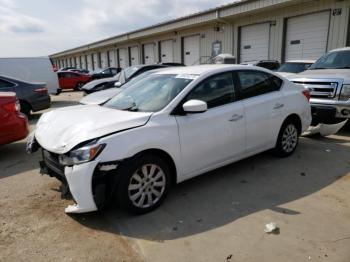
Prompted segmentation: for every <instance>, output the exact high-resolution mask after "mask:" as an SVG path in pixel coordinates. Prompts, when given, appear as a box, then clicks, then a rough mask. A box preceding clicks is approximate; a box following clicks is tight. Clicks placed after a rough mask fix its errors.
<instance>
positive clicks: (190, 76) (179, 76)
mask: <svg viewBox="0 0 350 262" xmlns="http://www.w3.org/2000/svg"><path fill="white" fill-rule="evenodd" d="M197 77H198V75H189V74H179V75H177V76H176V77H175V78H183V79H191V80H194V79H196V78H197Z"/></svg>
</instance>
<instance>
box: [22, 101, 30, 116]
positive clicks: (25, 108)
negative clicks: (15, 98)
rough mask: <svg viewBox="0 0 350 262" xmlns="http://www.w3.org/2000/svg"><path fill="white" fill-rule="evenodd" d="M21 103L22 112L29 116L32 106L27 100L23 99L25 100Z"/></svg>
mask: <svg viewBox="0 0 350 262" xmlns="http://www.w3.org/2000/svg"><path fill="white" fill-rule="evenodd" d="M19 103H20V105H21V112H22V113H23V114H25V115H26V116H27V117H29V116H30V112H31V110H32V107H31V106H30V105H29V104H28V103H27V102H26V101H23V100H21V101H19Z"/></svg>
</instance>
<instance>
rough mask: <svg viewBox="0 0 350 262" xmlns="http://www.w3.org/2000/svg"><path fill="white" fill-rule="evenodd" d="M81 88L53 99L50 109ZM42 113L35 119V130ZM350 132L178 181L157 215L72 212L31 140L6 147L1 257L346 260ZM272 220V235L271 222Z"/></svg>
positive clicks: (349, 253)
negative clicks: (43, 171)
mask: <svg viewBox="0 0 350 262" xmlns="http://www.w3.org/2000/svg"><path fill="white" fill-rule="evenodd" d="M81 97H82V94H81V93H80V92H64V93H62V94H61V95H59V96H53V97H52V100H53V102H52V108H51V109H50V110H52V109H55V108H58V107H62V106H70V105H74V104H77V101H78V100H79V98H81ZM39 117H40V113H36V114H34V115H33V117H32V118H31V120H30V124H31V129H33V128H34V126H35V123H36V121H37V120H38V118H39ZM349 152H350V133H349V132H348V131H342V132H340V133H339V134H337V135H334V136H331V137H328V138H301V140H300V145H299V148H298V149H297V151H296V152H295V154H294V155H293V156H291V157H289V158H285V159H279V158H275V157H274V156H272V155H271V154H269V153H263V154H260V155H257V156H254V157H251V158H249V159H246V160H243V161H240V162H238V163H235V164H232V165H229V166H226V167H224V168H221V169H218V170H216V171H213V172H210V173H208V174H205V175H203V176H200V177H197V178H195V179H192V180H190V181H187V182H184V183H182V184H180V185H177V186H176V187H174V188H173V189H172V190H171V192H170V194H169V195H168V198H167V199H166V201H165V202H164V204H163V205H162V206H161V207H160V208H158V209H157V210H155V211H154V212H152V213H149V214H146V215H143V216H133V215H129V214H127V213H125V212H124V211H122V210H120V209H118V207H115V208H111V209H109V210H106V211H101V212H96V213H91V214H81V215H74V216H73V215H72V216H68V215H66V214H65V213H64V208H65V207H66V206H67V205H68V204H71V203H72V200H69V199H62V198H61V194H60V192H59V185H60V184H59V182H58V181H56V180H55V179H53V178H49V177H47V176H41V175H39V169H38V161H39V160H40V152H37V153H35V154H34V155H27V154H26V153H25V140H23V141H20V142H17V143H13V144H10V145H6V146H3V147H0V261H167V262H169V261H189V262H194V261H293V262H294V261H344V262H348V261H350V249H349V246H350V226H349V225H350V224H349V221H350V208H349V207H350V191H349V186H350V158H349V155H350V154H349ZM270 222H275V223H277V226H278V227H279V229H280V230H279V232H277V233H276V234H266V233H265V232H264V227H265V224H267V223H270Z"/></svg>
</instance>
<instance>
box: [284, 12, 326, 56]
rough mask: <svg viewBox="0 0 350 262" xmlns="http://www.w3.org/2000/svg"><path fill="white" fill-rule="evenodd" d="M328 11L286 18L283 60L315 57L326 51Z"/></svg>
mask: <svg viewBox="0 0 350 262" xmlns="http://www.w3.org/2000/svg"><path fill="white" fill-rule="evenodd" d="M329 19H330V12H329V11H325V12H320V13H314V14H308V15H302V16H297V17H291V18H288V19H287V31H286V46H285V56H284V57H285V60H294V59H317V58H319V57H320V56H322V55H323V54H324V53H326V51H327V42H328V30H329Z"/></svg>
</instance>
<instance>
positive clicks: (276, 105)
mask: <svg viewBox="0 0 350 262" xmlns="http://www.w3.org/2000/svg"><path fill="white" fill-rule="evenodd" d="M282 107H284V104H280V103H277V104H275V106H274V107H273V109H280V108H282Z"/></svg>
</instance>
